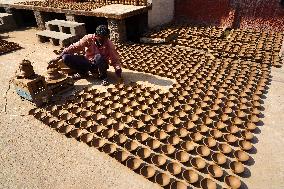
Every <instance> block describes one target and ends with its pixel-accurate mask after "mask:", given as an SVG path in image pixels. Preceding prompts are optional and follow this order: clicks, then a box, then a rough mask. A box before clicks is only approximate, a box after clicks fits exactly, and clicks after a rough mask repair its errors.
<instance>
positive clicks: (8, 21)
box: [0, 13, 17, 32]
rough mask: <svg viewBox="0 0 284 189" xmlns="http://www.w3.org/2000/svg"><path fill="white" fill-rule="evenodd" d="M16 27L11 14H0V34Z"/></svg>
mask: <svg viewBox="0 0 284 189" xmlns="http://www.w3.org/2000/svg"><path fill="white" fill-rule="evenodd" d="M16 27H17V25H16V22H15V20H14V17H13V15H12V14H8V13H0V32H2V31H9V30H13V29H15V28H16Z"/></svg>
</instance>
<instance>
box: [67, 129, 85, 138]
mask: <svg viewBox="0 0 284 189" xmlns="http://www.w3.org/2000/svg"><path fill="white" fill-rule="evenodd" d="M85 133H88V131H87V130H86V129H74V130H72V131H71V132H70V135H71V136H72V137H73V138H76V139H77V138H79V137H81V136H82V135H83V134H85Z"/></svg>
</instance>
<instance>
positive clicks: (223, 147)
mask: <svg viewBox="0 0 284 189" xmlns="http://www.w3.org/2000/svg"><path fill="white" fill-rule="evenodd" d="M218 149H219V150H220V151H221V152H222V153H223V154H229V153H231V152H232V150H233V149H232V148H231V147H230V146H229V145H228V144H224V143H223V144H220V143H219V144H218Z"/></svg>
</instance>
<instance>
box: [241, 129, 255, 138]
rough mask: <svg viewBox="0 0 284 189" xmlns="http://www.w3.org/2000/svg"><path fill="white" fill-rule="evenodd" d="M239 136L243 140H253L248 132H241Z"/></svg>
mask: <svg viewBox="0 0 284 189" xmlns="http://www.w3.org/2000/svg"><path fill="white" fill-rule="evenodd" d="M241 135H242V137H243V139H245V140H252V139H253V134H252V133H251V132H250V131H247V130H245V131H242V132H241Z"/></svg>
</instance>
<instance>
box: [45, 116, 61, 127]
mask: <svg viewBox="0 0 284 189" xmlns="http://www.w3.org/2000/svg"><path fill="white" fill-rule="evenodd" d="M42 121H43V123H44V124H46V125H51V124H53V123H55V122H58V121H59V120H58V119H57V118H56V117H49V116H47V117H45V118H44V119H43V120H42Z"/></svg>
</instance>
